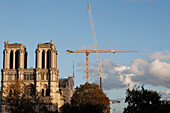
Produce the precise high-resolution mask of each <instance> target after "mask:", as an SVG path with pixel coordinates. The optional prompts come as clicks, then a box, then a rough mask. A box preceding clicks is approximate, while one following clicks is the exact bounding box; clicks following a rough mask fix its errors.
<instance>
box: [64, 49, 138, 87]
mask: <svg viewBox="0 0 170 113" xmlns="http://www.w3.org/2000/svg"><path fill="white" fill-rule="evenodd" d="M66 52H67V54H70V53H86V83H89V58H88V55H89V54H90V53H123V52H137V50H77V51H72V50H67V51H66ZM101 85H102V83H100V88H102V86H101Z"/></svg>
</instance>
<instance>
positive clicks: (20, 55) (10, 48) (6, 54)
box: [1, 41, 74, 110]
mask: <svg viewBox="0 0 170 113" xmlns="http://www.w3.org/2000/svg"><path fill="white" fill-rule="evenodd" d="M35 53H36V60H35V61H36V62H35V64H36V67H35V68H30V69H28V68H27V54H28V53H27V51H26V47H25V46H24V45H23V44H18V43H14V44H10V43H9V41H8V42H7V43H6V44H5V49H4V51H3V69H2V70H1V75H2V82H1V83H2V84H1V91H2V97H1V98H2V99H3V98H4V97H5V94H3V90H5V89H3V88H4V86H8V85H9V84H10V83H11V82H13V81H14V80H15V79H20V80H22V81H23V82H24V83H25V84H26V85H27V86H28V87H31V88H33V89H32V90H35V91H36V93H39V94H41V95H42V98H44V99H47V100H48V99H51V103H52V104H53V110H56V109H58V108H60V107H61V106H62V105H63V104H64V103H65V102H69V101H70V99H71V96H72V94H73V89H74V81H73V77H72V76H69V77H68V78H67V79H59V70H58V69H57V56H58V54H57V50H56V47H55V45H54V43H53V41H51V42H50V43H43V44H38V46H37V49H36V51H35Z"/></svg>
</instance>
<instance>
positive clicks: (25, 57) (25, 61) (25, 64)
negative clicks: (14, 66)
mask: <svg viewBox="0 0 170 113" xmlns="http://www.w3.org/2000/svg"><path fill="white" fill-rule="evenodd" d="M24 68H25V69H27V52H26V50H25V54H24Z"/></svg>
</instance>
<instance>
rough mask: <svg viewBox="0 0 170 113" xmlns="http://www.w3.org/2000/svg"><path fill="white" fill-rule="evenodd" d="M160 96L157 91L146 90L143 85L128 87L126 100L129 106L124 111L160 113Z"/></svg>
mask: <svg viewBox="0 0 170 113" xmlns="http://www.w3.org/2000/svg"><path fill="white" fill-rule="evenodd" d="M160 98H161V96H160V95H159V94H158V93H157V92H156V91H151V90H146V89H144V87H143V86H141V89H140V87H134V88H133V89H132V90H130V89H127V91H126V99H125V102H126V103H128V106H127V108H125V109H124V112H123V113H158V109H157V108H159V107H160V105H161V101H160Z"/></svg>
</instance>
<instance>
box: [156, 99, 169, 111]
mask: <svg viewBox="0 0 170 113" xmlns="http://www.w3.org/2000/svg"><path fill="white" fill-rule="evenodd" d="M158 111H159V113H170V101H167V100H161V106H160V107H159V110H158Z"/></svg>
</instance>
